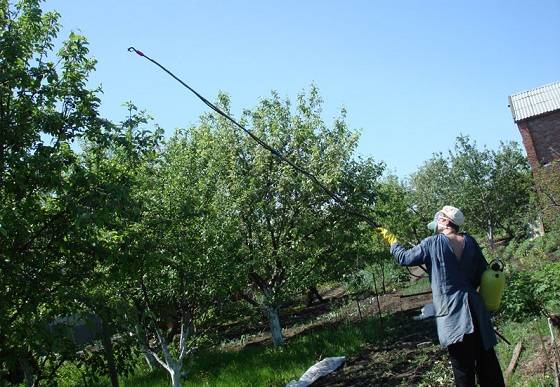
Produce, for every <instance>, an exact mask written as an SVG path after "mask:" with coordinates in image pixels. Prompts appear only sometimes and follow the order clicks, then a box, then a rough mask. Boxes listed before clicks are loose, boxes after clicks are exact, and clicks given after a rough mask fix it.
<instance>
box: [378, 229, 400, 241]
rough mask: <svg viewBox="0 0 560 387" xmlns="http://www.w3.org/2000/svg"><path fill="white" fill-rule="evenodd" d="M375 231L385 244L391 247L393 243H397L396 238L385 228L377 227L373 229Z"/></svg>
mask: <svg viewBox="0 0 560 387" xmlns="http://www.w3.org/2000/svg"><path fill="white" fill-rule="evenodd" d="M375 231H377V232H378V233H379V234H381V237H383V239H384V240H385V242H387V243H388V244H389V245H392V244H393V243H397V237H396V236H395V235H393V234H392V233H391V232H390V231H389V230H387V229H386V228H383V227H377V228H376V229H375Z"/></svg>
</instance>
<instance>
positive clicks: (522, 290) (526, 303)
mask: <svg viewBox="0 0 560 387" xmlns="http://www.w3.org/2000/svg"><path fill="white" fill-rule="evenodd" d="M534 288H535V283H534V281H533V278H532V277H531V275H530V274H529V273H527V272H524V271H516V272H514V273H512V274H511V275H510V277H509V278H508V281H507V285H506V289H505V291H504V296H503V298H502V306H501V309H500V312H499V314H500V316H501V317H504V318H506V319H508V320H513V321H520V320H523V319H525V318H527V317H530V316H535V315H538V314H539V312H540V309H539V305H538V303H537V302H535V298H534Z"/></svg>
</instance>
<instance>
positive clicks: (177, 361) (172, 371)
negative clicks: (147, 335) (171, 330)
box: [150, 319, 195, 387]
mask: <svg viewBox="0 0 560 387" xmlns="http://www.w3.org/2000/svg"><path fill="white" fill-rule="evenodd" d="M154 329H155V332H156V337H157V340H158V342H159V344H160V347H161V351H162V353H163V359H161V358H160V357H159V356H158V354H157V353H155V352H153V351H151V350H150V352H151V354H152V355H153V357H154V358H155V359H156V360H157V361H158V363H159V364H161V366H162V367H163V368H165V369H166V371H167V372H169V375H170V376H171V385H172V386H173V387H180V386H181V369H182V368H183V360H184V359H185V357H186V356H194V354H193V352H194V350H195V348H194V347H193V348H190V349H189V350H187V337H189V335H190V329H189V328H188V327H187V324H186V322H185V320H184V319H181V337H180V339H179V355H178V356H177V358H175V357H174V356H173V355H172V354H171V352H170V351H169V346H168V343H167V340H165V336H164V335H163V334H162V333H161V330H160V329H159V328H158V327H157V326H154Z"/></svg>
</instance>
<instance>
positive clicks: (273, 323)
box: [266, 306, 284, 347]
mask: <svg viewBox="0 0 560 387" xmlns="http://www.w3.org/2000/svg"><path fill="white" fill-rule="evenodd" d="M266 313H267V315H268V322H269V324H270V333H271V335H272V344H274V346H275V347H278V346H281V345H284V337H283V336H282V326H281V325H280V315H279V313H278V308H273V307H270V306H269V307H266Z"/></svg>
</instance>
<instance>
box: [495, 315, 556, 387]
mask: <svg viewBox="0 0 560 387" xmlns="http://www.w3.org/2000/svg"><path fill="white" fill-rule="evenodd" d="M498 329H499V331H500V333H502V334H503V335H504V336H505V337H506V338H507V339H508V340H509V341H510V342H511V345H508V344H506V343H504V342H503V341H502V340H499V342H498V345H497V346H496V353H497V355H498V359H499V360H500V365H501V366H502V369H503V370H505V369H506V368H507V367H508V365H509V362H510V360H511V357H512V355H513V350H514V348H515V345H516V344H517V343H518V342H519V341H522V342H523V351H522V352H521V355H520V357H519V359H518V361H517V367H516V369H515V371H514V372H513V374H512V375H511V377H510V379H509V383H508V385H509V386H519V387H522V386H523V387H526V386H533V387H537V386H543V387H544V386H552V385H554V379H553V374H552V372H551V371H550V369H548V370H541V367H539V364H542V363H541V362H539V360H536V357H538V356H539V354H540V355H541V356H542V353H543V352H542V344H541V339H540V337H539V335H542V337H543V340H544V341H545V342H547V341H548V340H549V338H550V336H549V330H548V325H547V321H546V319H545V318H538V319H527V320H525V321H520V322H514V321H508V322H505V323H504V324H502V325H499V326H498ZM535 366H536V367H537V368H534V367H535Z"/></svg>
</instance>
